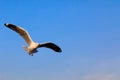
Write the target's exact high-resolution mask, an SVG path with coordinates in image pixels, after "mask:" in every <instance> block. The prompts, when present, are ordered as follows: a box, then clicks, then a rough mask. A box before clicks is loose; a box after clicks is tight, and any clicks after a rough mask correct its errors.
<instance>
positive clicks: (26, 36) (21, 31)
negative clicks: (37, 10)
mask: <svg viewBox="0 0 120 80" xmlns="http://www.w3.org/2000/svg"><path fill="white" fill-rule="evenodd" d="M4 25H5V26H6V27H8V28H10V29H12V30H13V31H15V32H17V33H18V34H19V35H20V36H22V38H23V39H24V40H25V41H26V43H27V44H28V45H30V44H31V42H32V39H31V37H30V35H29V33H28V32H27V31H26V30H25V29H23V28H21V27H18V26H16V25H13V24H8V23H6V24H4Z"/></svg>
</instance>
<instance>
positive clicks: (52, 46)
mask: <svg viewBox="0 0 120 80" xmlns="http://www.w3.org/2000/svg"><path fill="white" fill-rule="evenodd" d="M39 47H46V48H50V49H52V50H54V51H56V52H62V50H61V48H60V47H59V46H57V45H56V44H54V43H50V42H49V43H43V44H39Z"/></svg>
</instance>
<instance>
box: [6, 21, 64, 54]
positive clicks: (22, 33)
mask: <svg viewBox="0 0 120 80" xmlns="http://www.w3.org/2000/svg"><path fill="white" fill-rule="evenodd" d="M4 25H5V26H6V27H7V28H10V29H11V30H13V31H15V32H17V33H18V34H19V35H20V36H21V37H22V38H23V39H24V40H25V42H26V43H27V44H28V46H23V49H24V50H25V51H26V52H27V53H28V54H29V55H31V56H33V54H34V53H36V52H38V50H37V48H41V47H46V48H50V49H52V50H54V51H55V52H62V50H61V48H60V47H59V46H58V45H56V44H54V43H52V42H46V43H41V44H40V43H37V42H34V41H33V40H32V39H31V37H30V35H29V33H28V32H27V31H26V30H25V29H24V28H22V27H19V26H16V25H14V24H9V23H5V24H4Z"/></svg>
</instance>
